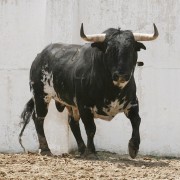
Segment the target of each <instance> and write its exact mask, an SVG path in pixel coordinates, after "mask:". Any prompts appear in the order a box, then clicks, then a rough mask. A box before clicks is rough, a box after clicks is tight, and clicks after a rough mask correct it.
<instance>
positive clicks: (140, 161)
mask: <svg viewBox="0 0 180 180" xmlns="http://www.w3.org/2000/svg"><path fill="white" fill-rule="evenodd" d="M75 154H76V152H72V153H71V155H72V157H73V158H74V157H75V158H77V159H81V160H84V161H87V160H89V161H106V162H109V163H115V164H117V163H119V164H118V167H119V168H124V167H129V166H134V167H142V168H146V167H148V168H153V167H167V166H169V162H168V160H169V159H176V160H177V159H178V160H180V158H176V157H156V156H145V155H144V156H142V155H138V156H137V157H136V159H131V158H130V157H129V155H119V154H116V153H111V152H105V151H98V152H97V156H98V159H91V158H81V157H80V156H77V155H75Z"/></svg>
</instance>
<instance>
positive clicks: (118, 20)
mask: <svg viewBox="0 0 180 180" xmlns="http://www.w3.org/2000/svg"><path fill="white" fill-rule="evenodd" d="M81 22H84V26H85V32H87V33H99V32H102V31H103V30H105V29H106V28H109V27H121V28H122V29H131V30H133V31H134V32H135V31H140V32H152V30H153V27H152V23H153V22H155V23H156V25H157V27H158V29H159V33H160V36H159V38H158V39H157V40H156V41H154V42H146V43H144V44H145V45H146V47H147V50H146V51H141V52H140V53H139V60H141V61H143V62H144V63H145V65H144V66H143V67H137V68H136V72H135V76H136V83H137V88H138V97H139V101H140V115H141V118H142V123H141V146H140V153H141V154H152V155H171V156H180V151H179V149H180V135H179V128H180V121H179V117H180V110H179V107H180V96H178V94H179V92H180V85H179V84H178V83H177V82H180V60H179V58H180V55H179V51H178V48H179V47H180V35H179V32H180V1H176V0H172V1H166V2H164V0H152V1H149V0H144V1H141V0H129V1H123V0H113V1H112V0H106V1H105V0H101V1H100V0H91V1H90V0H38V1H37V0H31V1H29V0H24V1H21V0H16V1H10V0H1V1H0V87H1V88H0V99H1V103H0V117H1V118H0V119H1V120H0V135H1V138H0V152H22V149H21V147H20V145H19V143H18V134H19V132H20V128H21V126H20V125H19V123H20V121H21V119H20V114H21V111H22V109H23V107H24V104H25V103H26V102H27V101H28V99H29V98H30V97H31V94H30V92H29V86H28V78H29V77H28V76H29V68H30V65H31V63H32V61H33V59H34V58H35V56H36V54H37V53H39V52H40V51H41V50H42V49H43V48H44V47H45V46H46V45H47V44H50V43H51V42H66V43H84V42H83V41H82V40H80V38H79V28H80V24H81ZM96 125H97V132H96V136H95V144H96V147H97V149H99V150H100V149H101V150H102V149H103V150H109V151H113V152H117V153H127V144H128V140H129V138H130V136H131V125H130V122H129V121H128V119H127V118H126V117H125V116H124V115H123V114H119V115H117V116H116V117H115V118H114V119H113V120H112V121H111V122H106V121H102V120H100V119H97V120H96ZM44 128H45V132H46V136H47V139H48V143H49V145H50V148H51V149H52V152H53V153H54V154H60V153H62V152H68V151H69V150H71V149H73V148H74V147H76V144H75V141H74V137H73V136H72V133H71V132H70V130H69V127H68V122H67V113H66V112H64V113H61V114H60V113H58V112H57V111H56V109H55V108H54V102H52V104H51V106H50V110H49V113H48V116H47V118H46V121H45V127H44ZM81 129H82V131H83V136H84V139H86V136H85V132H84V128H83V125H82V124H81ZM23 144H24V146H25V147H26V148H27V149H28V150H31V151H37V149H38V142H37V135H36V132H35V128H34V124H33V122H32V121H31V122H30V124H29V125H28V126H27V128H26V130H25V133H24V136H23Z"/></svg>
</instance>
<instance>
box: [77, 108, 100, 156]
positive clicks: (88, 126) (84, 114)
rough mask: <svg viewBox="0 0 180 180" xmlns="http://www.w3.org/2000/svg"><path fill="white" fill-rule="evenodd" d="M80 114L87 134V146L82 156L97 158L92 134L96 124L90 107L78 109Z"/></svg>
mask: <svg viewBox="0 0 180 180" xmlns="http://www.w3.org/2000/svg"><path fill="white" fill-rule="evenodd" d="M80 116H81V119H82V122H83V123H84V127H85V130H86V134H87V148H86V150H85V153H84V156H85V157H86V156H87V157H90V158H91V157H92V158H97V156H96V150H95V145H94V135H95V132H96V125H95V122H94V116H93V114H92V112H91V110H90V109H82V110H81V111H80Z"/></svg>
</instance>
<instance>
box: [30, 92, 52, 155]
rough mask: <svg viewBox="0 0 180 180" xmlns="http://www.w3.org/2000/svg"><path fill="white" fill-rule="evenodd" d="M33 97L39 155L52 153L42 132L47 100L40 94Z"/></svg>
mask: <svg viewBox="0 0 180 180" xmlns="http://www.w3.org/2000/svg"><path fill="white" fill-rule="evenodd" d="M34 99H35V112H34V113H33V120H34V124H35V127H36V131H37V135H38V140H39V149H40V153H41V155H52V154H51V151H50V149H49V146H48V143H47V140H46V137H45V133H44V119H45V117H46V115H47V112H48V105H49V102H48V101H47V99H45V98H43V97H42V96H35V98H34Z"/></svg>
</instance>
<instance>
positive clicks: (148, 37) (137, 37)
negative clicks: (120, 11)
mask: <svg viewBox="0 0 180 180" xmlns="http://www.w3.org/2000/svg"><path fill="white" fill-rule="evenodd" d="M153 26H154V33H153V34H143V33H133V35H134V39H135V40H136V41H152V40H154V39H156V38H157V37H158V35H159V33H158V30H157V27H156V25H155V24H153Z"/></svg>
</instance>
